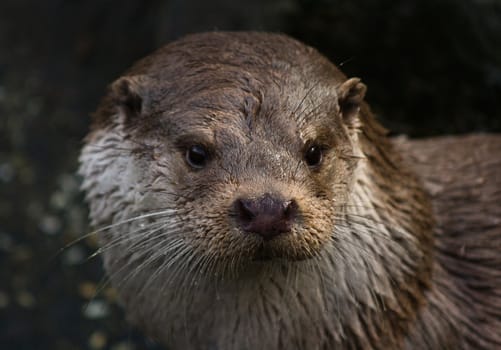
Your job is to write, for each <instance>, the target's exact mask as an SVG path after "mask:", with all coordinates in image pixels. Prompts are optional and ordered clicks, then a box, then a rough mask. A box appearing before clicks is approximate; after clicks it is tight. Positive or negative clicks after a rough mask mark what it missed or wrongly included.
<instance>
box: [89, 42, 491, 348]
mask: <svg viewBox="0 0 501 350" xmlns="http://www.w3.org/2000/svg"><path fill="white" fill-rule="evenodd" d="M364 93H365V86H364V85H363V84H362V83H360V81H359V80H358V79H349V80H347V79H346V77H345V76H344V75H343V74H342V73H341V72H340V71H339V70H338V69H337V68H336V67H335V66H334V65H332V63H330V62H329V61H328V60H327V59H325V58H324V57H323V56H321V55H320V54H319V53H318V52H316V51H315V50H314V49H312V48H310V47H307V46H305V45H303V44H301V43H299V42H297V41H294V40H292V39H290V38H288V37H286V36H283V35H276V34H264V33H206V34H198V35H193V36H188V37H186V38H184V39H181V40H179V41H177V42H174V43H172V44H170V45H168V46H166V47H165V48H163V49H160V50H159V51H157V52H156V53H154V54H153V55H151V56H148V57H147V58H145V59H143V60H142V61H140V62H138V63H137V64H136V65H134V66H133V67H132V68H131V69H130V70H129V71H128V72H126V73H125V74H124V76H123V77H122V78H120V79H118V80H117V81H116V82H115V83H113V84H112V86H111V88H110V92H109V94H108V95H107V96H106V97H105V98H104V99H103V102H102V104H101V105H100V107H99V108H98V111H97V112H96V114H95V118H94V123H93V126H92V131H91V133H90V134H89V136H88V137H87V140H86V141H87V144H86V146H85V147H84V150H83V151H82V156H81V163H82V166H81V169H80V173H81V174H82V175H83V177H84V182H83V188H84V189H85V191H86V193H87V199H88V201H89V204H90V216H91V218H92V221H93V224H94V225H95V226H97V227H100V226H103V225H107V224H112V226H110V227H107V228H105V229H103V230H102V232H101V242H102V246H103V248H102V249H101V250H102V253H103V258H104V261H105V265H106V268H107V270H108V273H109V275H110V278H111V281H112V282H113V283H114V285H115V286H116V287H117V289H118V290H119V294H120V296H121V299H122V301H123V303H124V304H125V307H126V309H127V311H128V314H129V317H130V319H131V320H132V322H134V323H135V324H137V325H139V326H140V327H142V328H143V329H144V330H145V331H146V332H147V333H148V334H149V335H151V336H153V337H155V338H157V339H159V340H160V341H162V342H163V343H165V344H166V345H168V346H169V347H170V348H172V349H178V348H179V349H185V348H190V349H191V348H193V349H255V348H264V349H277V348H280V349H332V348H343V349H344V348H346V349H351V348H363V349H388V348H390V349H400V348H408V349H447V348H450V349H495V348H497V347H499V346H501V336H500V333H499V331H497V330H499V329H501V254H500V253H499V250H500V244H501V225H500V222H499V220H500V211H501V206H500V205H499V203H501V198H500V197H501V190H500V186H499V185H500V182H501V180H500V178H501V161H500V160H499V156H498V154H499V151H501V137H499V136H472V137H465V138H452V139H438V140H428V141H407V140H401V139H400V140H396V141H395V140H391V139H389V138H388V137H387V136H386V131H385V130H384V129H383V128H382V127H381V126H380V125H379V124H378V123H377V122H376V121H375V119H374V117H373V116H372V113H371V111H370V109H369V107H368V106H367V105H366V104H365V102H363V97H364ZM312 141H315V142H318V143H319V144H321V145H322V146H323V147H324V149H325V150H324V157H323V163H322V164H321V166H320V167H318V168H308V166H306V165H305V164H304V159H303V154H304V151H305V147H306V146H307V145H308V144H309V142H312ZM193 144H202V145H204V146H205V147H206V148H207V150H208V152H209V154H210V155H211V158H210V159H211V161H210V162H209V163H208V165H207V166H206V167H205V168H203V169H200V170H194V169H190V168H189V166H188V165H187V164H186V162H185V160H184V155H185V152H186V149H187V148H189V147H190V145H193ZM496 157H497V158H496ZM264 193H277V194H279V195H280V196H281V197H284V198H292V199H294V200H295V201H296V202H297V203H298V206H299V216H298V218H297V220H296V221H295V223H294V226H293V229H292V232H291V233H290V234H286V235H281V236H279V237H277V238H274V239H273V240H270V241H269V242H267V243H263V241H262V240H261V239H260V237H258V236H256V235H252V234H243V232H242V230H241V229H240V228H239V226H238V222H237V221H236V220H235V215H236V214H235V212H234V210H233V209H232V208H233V207H232V203H233V202H234V201H235V199H236V198H239V197H240V196H249V197H253V196H260V195H262V194H264ZM430 199H431V201H430ZM131 218H135V219H131ZM263 252H265V253H266V254H265V255H266V256H269V257H272V259H271V260H266V261H261V260H259V259H258V260H257V261H256V259H257V257H259V256H261V255H262V253H263Z"/></svg>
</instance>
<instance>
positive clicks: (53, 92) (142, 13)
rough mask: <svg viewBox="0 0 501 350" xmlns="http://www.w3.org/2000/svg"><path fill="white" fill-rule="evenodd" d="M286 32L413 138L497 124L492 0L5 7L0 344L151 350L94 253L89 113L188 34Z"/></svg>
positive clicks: (500, 72)
mask: <svg viewBox="0 0 501 350" xmlns="http://www.w3.org/2000/svg"><path fill="white" fill-rule="evenodd" d="M228 29H231V30H246V29H247V30H248V29H252V30H267V31H280V32H285V33H288V34H290V35H292V36H294V37H296V38H298V39H301V40H303V41H305V42H306V43H308V44H310V45H313V46H315V47H317V48H318V49H319V50H320V51H321V52H323V53H325V54H326V55H327V56H329V57H330V58H331V60H333V61H334V62H335V63H337V64H341V65H342V69H343V70H344V71H345V73H347V74H348V75H349V76H359V77H361V78H362V79H363V81H364V82H365V83H366V84H367V85H368V87H369V90H368V96H367V99H368V100H369V102H370V103H371V105H372V107H373V109H374V110H375V112H376V113H377V114H378V116H379V118H380V119H381V120H382V121H383V123H384V124H385V125H386V126H387V127H389V128H390V129H391V130H393V131H395V132H396V133H406V134H410V135H412V136H415V137H423V136H430V135H438V134H444V133H449V134H450V133H454V134H459V133H470V132H499V131H501V113H500V107H501V2H500V1H499V0H414V1H411V0H402V1H387V0H364V1H353V0H351V1H350V0H341V1H334V0H331V1H328V0H277V1H266V0H259V1H257V0H254V1H247V2H238V1H230V0H217V1H204V0H188V1H183V0H164V1H161V0H146V1H144V0H143V1H139V0H138V1H132V0H122V1H110V0H101V1H97V0H95V1H88V0H87V1H83V0H71V1H70V0H67V1H62V0H44V1H35V0H15V1H14V0H1V2H0V348H1V349H9V350H10V349H30V350H32V349H56V350H58V349H65V350H66V349H113V350H130V349H155V348H157V347H156V346H155V345H154V344H153V343H152V342H151V341H148V340H146V339H145V338H143V337H142V336H141V335H140V334H139V333H138V332H136V331H135V330H134V329H132V328H131V327H129V326H128V325H127V324H126V322H125V321H124V316H123V314H122V313H121V311H120V309H119V307H117V306H116V304H115V302H114V301H115V295H114V291H113V289H111V288H110V287H109V286H108V285H107V284H106V282H105V280H104V279H103V273H102V270H101V266H100V261H99V259H90V260H88V259H87V257H89V255H91V254H92V252H93V251H94V250H95V249H96V245H95V239H92V238H88V239H84V240H82V241H81V242H78V243H74V244H70V245H69V246H68V247H66V248H63V247H65V245H67V244H69V243H70V242H72V241H74V240H75V239H77V238H78V237H81V236H82V235H83V234H85V233H87V232H89V228H88V227H87V219H86V215H87V209H86V207H85V205H84V204H83V201H82V195H81V194H80V193H79V190H78V187H79V179H78V178H77V177H76V175H75V170H76V168H77V157H78V152H79V148H80V146H81V139H82V137H83V136H84V135H85V133H86V130H87V128H88V124H89V117H88V115H89V113H91V112H92V111H93V110H94V108H95V106H96V105H97V102H98V99H99V97H100V96H101V95H102V94H103V93H104V91H105V87H106V85H107V84H108V83H109V82H111V81H112V80H113V79H115V78H116V77H117V76H118V75H119V74H120V72H122V71H123V70H124V69H125V68H127V67H128V66H129V65H130V64H131V63H132V62H133V61H135V60H136V59H138V58H140V57H142V56H144V55H145V54H147V53H149V52H151V51H152V50H154V49H155V48H157V47H159V46H161V45H163V44H164V43H166V42H168V41H170V40H173V39H176V38H178V37H180V36H182V35H183V34H186V33H189V32H196V31H207V30H228Z"/></svg>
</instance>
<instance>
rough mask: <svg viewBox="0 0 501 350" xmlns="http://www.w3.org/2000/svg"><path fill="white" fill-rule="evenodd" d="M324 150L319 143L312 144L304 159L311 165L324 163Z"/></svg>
mask: <svg viewBox="0 0 501 350" xmlns="http://www.w3.org/2000/svg"><path fill="white" fill-rule="evenodd" d="M322 156H323V151H322V147H320V146H319V145H311V146H309V147H308V149H307V150H306V152H305V154H304V160H305V161H306V164H308V166H309V167H316V166H319V165H320V163H322Z"/></svg>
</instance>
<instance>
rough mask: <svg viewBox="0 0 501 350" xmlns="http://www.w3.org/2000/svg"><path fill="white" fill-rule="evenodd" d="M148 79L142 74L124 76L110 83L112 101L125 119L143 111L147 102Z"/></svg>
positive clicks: (136, 115)
mask: <svg viewBox="0 0 501 350" xmlns="http://www.w3.org/2000/svg"><path fill="white" fill-rule="evenodd" d="M148 80H149V78H147V77H146V76H144V75H133V76H125V77H121V78H120V79H118V80H116V81H115V82H114V83H112V84H111V87H110V90H111V91H110V94H111V99H112V103H113V104H114V105H115V106H116V108H117V109H118V111H119V113H120V114H121V115H122V116H123V117H125V121H129V120H131V119H132V118H135V117H138V116H140V115H141V114H142V113H144V110H145V106H146V105H147V102H148V96H147V90H146V86H147V85H148V84H147V83H148Z"/></svg>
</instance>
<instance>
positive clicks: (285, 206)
mask: <svg viewBox="0 0 501 350" xmlns="http://www.w3.org/2000/svg"><path fill="white" fill-rule="evenodd" d="M297 210H298V207H297V203H296V201H294V200H290V201H283V200H282V199H280V198H277V197H274V196H272V195H271V194H268V193H267V194H265V195H263V196H262V197H259V198H252V199H251V198H240V199H237V200H236V203H235V211H236V214H237V215H236V216H237V220H238V223H239V225H240V227H241V228H242V230H243V231H245V232H249V233H255V234H258V235H259V236H261V237H263V238H264V239H271V238H273V237H275V236H277V235H279V234H281V233H286V232H290V230H291V227H292V224H293V222H294V220H295V218H296V214H297Z"/></svg>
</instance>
